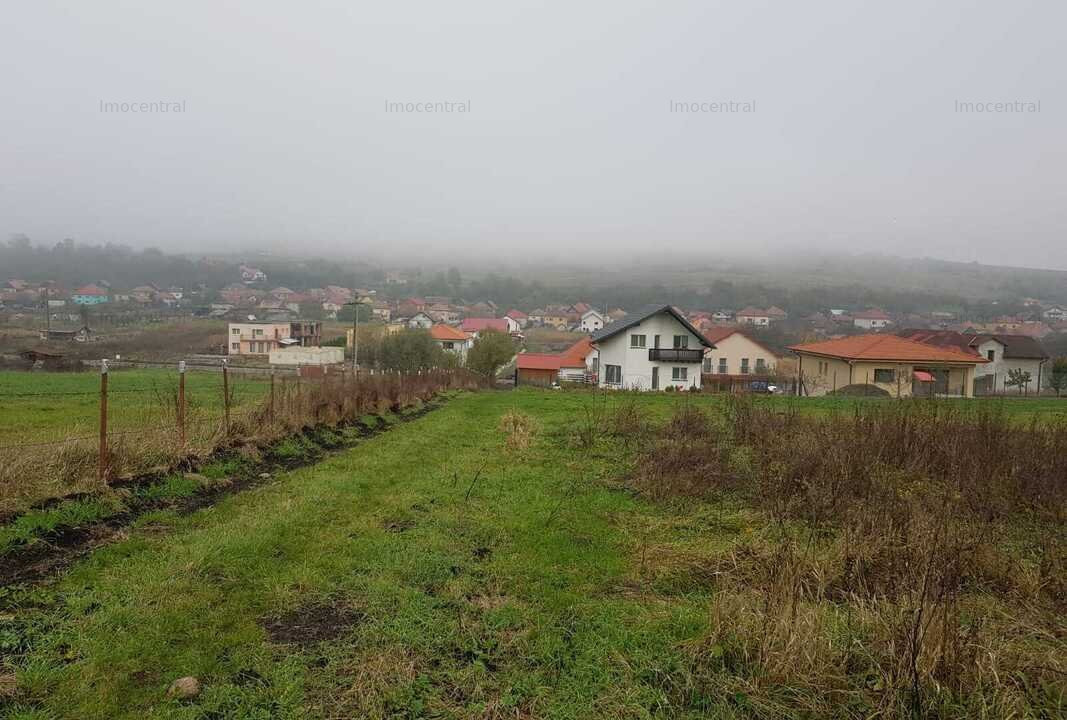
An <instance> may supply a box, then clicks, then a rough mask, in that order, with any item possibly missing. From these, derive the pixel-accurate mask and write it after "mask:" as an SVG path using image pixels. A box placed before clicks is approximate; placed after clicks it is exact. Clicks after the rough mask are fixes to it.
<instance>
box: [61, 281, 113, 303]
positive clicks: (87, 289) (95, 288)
mask: <svg viewBox="0 0 1067 720" xmlns="http://www.w3.org/2000/svg"><path fill="white" fill-rule="evenodd" d="M107 299H108V294H107V290H105V289H104V288H102V287H100V286H99V285H83V286H82V287H80V288H78V289H77V290H75V291H74V292H72V293H71V294H70V300H71V302H73V303H74V304H75V305H100V304H102V303H106V302H107Z"/></svg>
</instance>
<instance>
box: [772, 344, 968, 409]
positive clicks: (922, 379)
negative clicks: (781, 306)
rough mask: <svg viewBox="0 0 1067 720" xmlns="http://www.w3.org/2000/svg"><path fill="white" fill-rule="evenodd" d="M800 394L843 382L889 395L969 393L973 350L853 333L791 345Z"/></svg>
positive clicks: (821, 391)
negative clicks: (872, 387) (794, 356)
mask: <svg viewBox="0 0 1067 720" xmlns="http://www.w3.org/2000/svg"><path fill="white" fill-rule="evenodd" d="M789 349H790V350H792V351H793V352H794V353H796V355H797V383H798V386H799V387H800V393H801V394H802V395H826V394H827V393H831V392H833V391H835V390H838V389H840V388H843V387H845V386H847V385H873V386H875V387H877V388H880V389H882V390H885V391H886V392H887V393H889V394H890V395H891V396H892V397H910V396H912V395H935V394H936V395H956V396H961V397H973V395H974V377H975V371H976V368H977V367H978V366H979V365H982V364H984V363H986V362H988V360H986V358H984V357H981V356H979V355H977V354H975V353H968V352H963V351H961V350H956V349H952V348H943V347H934V346H931V345H926V344H923V343H920V342H916V341H914V340H907V339H905V338H901V337H897V336H895V335H882V334H871V335H853V336H852V337H843V338H838V339H836V340H825V341H822V342H814V343H806V344H803V345H792V346H790V348H789Z"/></svg>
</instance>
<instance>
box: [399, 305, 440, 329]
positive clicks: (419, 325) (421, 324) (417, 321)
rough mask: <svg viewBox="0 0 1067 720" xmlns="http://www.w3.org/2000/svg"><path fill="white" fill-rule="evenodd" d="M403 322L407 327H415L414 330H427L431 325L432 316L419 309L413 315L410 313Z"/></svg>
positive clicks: (432, 323)
mask: <svg viewBox="0 0 1067 720" xmlns="http://www.w3.org/2000/svg"><path fill="white" fill-rule="evenodd" d="M405 324H406V325H407V326H408V327H409V328H412V329H415V330H429V329H430V328H432V327H433V325H434V322H433V318H432V317H430V316H429V315H427V314H426V313H424V312H422V311H421V310H420V311H419V312H417V313H415V314H414V315H412V316H411V317H409V318H408V319H407V320H406V321H405Z"/></svg>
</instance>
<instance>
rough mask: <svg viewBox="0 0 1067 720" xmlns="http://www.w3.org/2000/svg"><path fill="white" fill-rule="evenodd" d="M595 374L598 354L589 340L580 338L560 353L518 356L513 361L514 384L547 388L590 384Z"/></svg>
mask: <svg viewBox="0 0 1067 720" xmlns="http://www.w3.org/2000/svg"><path fill="white" fill-rule="evenodd" d="M596 374H597V353H596V351H595V349H594V348H593V342H592V340H590V339H589V338H582V339H581V340H579V341H578V342H576V343H574V344H573V345H571V346H570V347H569V348H567V349H566V350H564V351H563V352H562V353H559V354H558V355H556V354H550V353H519V355H518V356H517V357H516V358H515V384H516V385H540V386H543V387H547V386H550V385H553V384H555V383H556V382H574V383H589V382H594V381H595V379H596Z"/></svg>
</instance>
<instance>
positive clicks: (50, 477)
mask: <svg viewBox="0 0 1067 720" xmlns="http://www.w3.org/2000/svg"><path fill="white" fill-rule="evenodd" d="M116 365H121V366H123V367H136V366H137V365H136V363H135V362H129V361H125V362H122V363H114V362H108V361H104V362H102V363H100V364H99V375H98V377H99V386H98V387H96V388H94V389H93V390H70V389H56V390H54V391H48V390H34V391H15V392H4V391H3V390H2V389H0V407H3V406H4V404H5V402H6V401H7V402H10V401H20V402H23V403H26V402H29V403H38V402H39V401H43V402H45V403H46V404H47V405H48V407H47V408H46V409H47V410H48V411H49V413H51V412H59V413H63V412H64V411H65V412H66V413H68V415H70V417H71V421H72V422H71V423H70V424H68V425H65V424H63V423H60V424H59V425H58V426H50V427H46V428H34V427H32V423H31V424H29V426H28V427H27V428H26V429H25V430H21V431H20V430H18V429H17V428H15V429H12V428H5V429H4V432H3V433H0V514H2V513H4V512H7V511H11V510H12V509H14V508H15V507H17V506H21V505H24V504H26V503H27V502H29V503H33V502H37V501H40V500H42V499H46V498H49V497H56V496H62V495H66V494H69V493H71V492H81V491H91V490H97V489H101V488H105V487H107V486H108V485H109V484H111V483H112V482H113V481H114V480H115V479H116V478H121V477H128V476H132V475H136V474H139V473H148V472H154V471H161V470H164V469H167V468H175V467H179V466H188V465H190V464H195V463H196V461H197V460H199V459H202V458H204V457H206V456H208V455H210V454H212V453H214V452H216V451H218V450H220V449H223V448H227V447H238V446H242V445H257V446H262V445H264V444H268V443H270V442H273V441H276V440H278V439H280V438H282V437H284V436H287V435H290V434H293V433H295V432H299V431H301V430H303V429H306V428H309V427H314V426H320V425H339V424H342V423H345V422H348V421H352V420H355V419H357V418H359V417H360V416H362V415H365V414H370V413H381V412H385V411H388V410H394V411H396V410H400V409H402V408H405V407H410V406H412V405H415V404H417V403H419V402H422V401H426V400H428V399H430V398H431V397H432V396H433V395H435V394H436V393H438V392H441V391H443V390H450V389H467V390H474V389H479V388H483V387H487V386H488V384H489V383H488V381H487V379H486V378H484V377H482V376H479V375H476V374H474V373H471V372H468V371H465V370H451V369H450V370H443V369H441V370H436V369H435V370H427V371H421V372H417V373H408V374H401V373H391V372H384V373H383V372H375V373H371V372H368V371H361V372H359V373H358V374H357V373H354V372H353V371H352V370H351V369H350V368H344V369H337V368H334V369H332V371H330V372H325V373H323V374H322V375H321V376H319V377H315V378H307V377H301V376H299V375H298V374H295V373H292V372H267V373H265V374H264V375H262V376H252V375H249V374H246V373H245V372H244V371H245V370H246V368H240V369H233V368H230V367H228V366H227V365H226V364H222V365H221V366H219V367H218V368H217V374H215V375H210V376H208V375H204V374H201V375H199V376H198V377H197V382H195V383H192V382H188V379H189V378H190V377H192V376H193V373H197V372H200V370H199V368H198V367H197V366H190V365H187V364H186V363H181V364H180V365H179V366H178V367H175V365H173V364H169V365H167V366H166V367H168V368H169V370H170V372H169V373H167V374H165V375H164V374H161V375H160V376H159V377H154V378H153V380H154V381H155V382H154V383H153V385H151V386H147V387H130V386H128V385H127V384H126V377H127V373H124V372H114V369H115V368H116ZM160 381H163V382H160ZM9 399H10V400H9ZM86 401H88V402H86ZM72 402H73V403H75V404H74V405H71V403H72ZM75 409H77V410H78V411H80V414H79V413H75V412H74V410H75Z"/></svg>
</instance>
